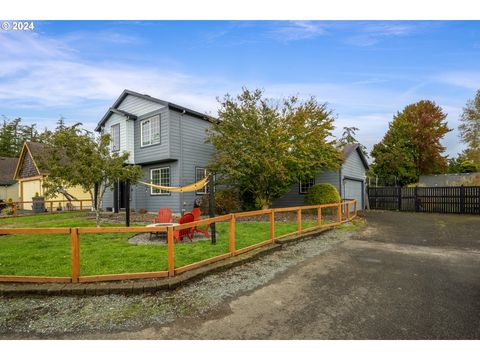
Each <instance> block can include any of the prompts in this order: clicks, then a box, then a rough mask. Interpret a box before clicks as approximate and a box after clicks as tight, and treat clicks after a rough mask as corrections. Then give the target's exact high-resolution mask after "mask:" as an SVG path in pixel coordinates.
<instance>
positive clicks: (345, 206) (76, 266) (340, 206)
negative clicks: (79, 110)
mask: <svg viewBox="0 0 480 360" xmlns="http://www.w3.org/2000/svg"><path fill="white" fill-rule="evenodd" d="M328 208H333V209H334V210H335V211H336V221H334V222H331V223H323V224H322V211H323V210H324V209H328ZM303 210H317V211H316V219H317V224H316V225H315V226H312V227H309V228H307V229H303V228H302V211H303ZM285 212H296V219H297V230H296V231H295V232H292V233H288V234H284V235H281V236H278V237H275V214H279V213H285ZM253 216H269V222H270V234H269V239H268V240H265V241H262V242H259V243H257V244H254V245H250V246H247V247H244V248H241V249H236V246H235V224H236V220H237V219H241V218H245V217H253ZM356 216H357V203H356V201H355V200H345V201H343V202H340V203H337V204H325V205H312V206H297V207H289V208H277V209H266V210H257V211H249V212H242V213H232V214H228V215H222V216H217V217H213V218H208V219H203V220H199V221H195V222H190V223H187V224H180V225H175V226H168V227H167V226H165V227H160V226H158V227H144V226H142V227H104V228H96V227H78V228H0V234H2V235H13V234H69V235H70V240H71V257H72V259H71V263H72V265H71V276H70V277H54V276H19V275H0V282H58V283H70V282H71V283H78V282H81V283H86V282H99V281H113V280H130V279H148V278H162V277H172V276H175V275H178V274H181V273H183V272H185V271H188V270H193V269H197V268H199V267H202V266H205V265H208V264H211V263H213V262H216V261H220V260H223V259H226V258H229V257H232V256H236V255H239V254H243V253H245V252H248V251H251V250H254V249H257V248H259V247H262V246H265V245H268V244H272V243H274V242H275V240H278V239H281V238H285V237H288V236H292V235H299V234H302V233H307V232H310V231H314V230H318V229H320V228H330V227H335V226H338V225H340V224H342V223H345V222H348V221H350V220H352V219H354V218H355V217H356ZM225 221H228V222H229V252H228V253H225V254H222V255H218V256H215V257H211V258H209V259H205V260H201V261H198V262H195V263H192V264H188V265H184V266H180V267H175V258H174V254H175V244H174V236H173V234H174V231H179V230H182V229H187V228H192V227H195V226H205V225H207V226H208V225H210V224H212V223H218V222H225ZM153 232H157V233H158V232H163V233H167V256H168V269H167V270H166V271H155V272H140V273H124V274H108V275H89V276H82V275H81V271H80V270H81V269H80V255H81V254H80V239H81V234H99V233H153ZM0 241H1V238H0ZM212 246H214V245H212Z"/></svg>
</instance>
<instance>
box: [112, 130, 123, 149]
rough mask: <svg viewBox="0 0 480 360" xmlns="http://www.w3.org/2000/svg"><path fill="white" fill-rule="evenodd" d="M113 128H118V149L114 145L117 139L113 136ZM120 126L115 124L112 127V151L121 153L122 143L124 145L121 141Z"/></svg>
mask: <svg viewBox="0 0 480 360" xmlns="http://www.w3.org/2000/svg"><path fill="white" fill-rule="evenodd" d="M113 128H118V147H117V148H114V146H113V144H114V142H115V141H114V139H115V136H114V135H113ZM120 130H121V129H120V124H113V125H112V126H110V136H111V137H112V139H111V140H112V142H111V147H112V151H114V152H119V151H120V146H121V143H122V140H121V135H120V134H121V132H120Z"/></svg>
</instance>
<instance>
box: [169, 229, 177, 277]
mask: <svg viewBox="0 0 480 360" xmlns="http://www.w3.org/2000/svg"><path fill="white" fill-rule="evenodd" d="M167 246H168V276H174V275H175V253H174V248H173V226H169V227H168V228H167Z"/></svg>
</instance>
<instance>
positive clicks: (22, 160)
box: [14, 142, 90, 210]
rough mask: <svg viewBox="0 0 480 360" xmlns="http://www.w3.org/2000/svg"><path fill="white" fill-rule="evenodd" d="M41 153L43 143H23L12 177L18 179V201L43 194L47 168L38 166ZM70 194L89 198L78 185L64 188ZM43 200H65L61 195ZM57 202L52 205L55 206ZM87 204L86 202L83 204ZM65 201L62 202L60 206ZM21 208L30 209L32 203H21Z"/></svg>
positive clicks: (79, 197)
mask: <svg viewBox="0 0 480 360" xmlns="http://www.w3.org/2000/svg"><path fill="white" fill-rule="evenodd" d="M43 154H45V145H44V144H41V143H37V142H26V143H25V144H23V148H22V152H21V153H20V157H19V158H18V162H17V166H16V169H15V176H14V179H15V180H16V181H18V198H19V201H32V197H34V196H36V194H37V193H38V195H39V196H43V193H44V191H43V180H44V178H45V177H46V176H48V170H47V169H42V168H39V167H38V165H37V164H38V163H39V161H35V160H36V159H37V160H38V159H39V158H40V157H41V156H42V155H43ZM65 190H66V191H67V192H68V193H69V194H70V195H71V196H73V197H74V198H76V199H79V200H84V199H90V194H89V193H88V192H85V191H83V189H82V188H80V187H73V188H68V189H65ZM45 200H53V201H58V200H67V199H66V197H65V196H63V195H57V196H56V197H53V198H46V199H45ZM57 205H58V204H55V205H54V206H55V207H57ZM85 205H87V204H85ZM64 206H65V203H64V202H63V203H62V207H64ZM23 209H25V210H31V209H32V204H31V203H27V204H23Z"/></svg>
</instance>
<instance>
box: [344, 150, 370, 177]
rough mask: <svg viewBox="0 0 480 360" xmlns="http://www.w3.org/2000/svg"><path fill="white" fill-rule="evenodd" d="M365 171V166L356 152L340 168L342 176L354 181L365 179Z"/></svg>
mask: <svg viewBox="0 0 480 360" xmlns="http://www.w3.org/2000/svg"><path fill="white" fill-rule="evenodd" d="M365 171H366V169H365V165H364V164H363V162H362V160H361V158H360V155H359V154H358V152H357V151H354V152H352V153H351V154H350V156H349V157H348V158H347V159H346V160H345V163H344V164H343V166H342V175H343V176H347V177H351V178H355V179H361V180H363V179H365Z"/></svg>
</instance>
